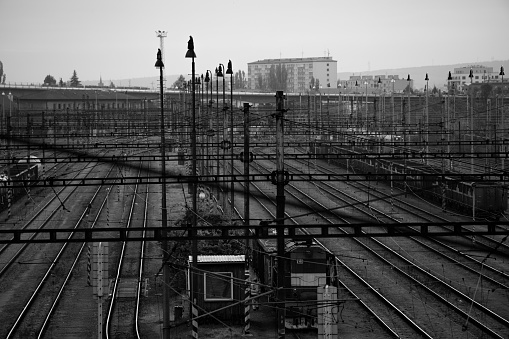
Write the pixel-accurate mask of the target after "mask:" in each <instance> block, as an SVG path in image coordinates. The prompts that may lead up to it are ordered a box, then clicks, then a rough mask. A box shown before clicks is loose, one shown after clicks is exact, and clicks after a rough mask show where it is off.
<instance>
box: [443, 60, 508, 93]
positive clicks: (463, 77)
mask: <svg viewBox="0 0 509 339" xmlns="http://www.w3.org/2000/svg"><path fill="white" fill-rule="evenodd" d="M470 70H472V75H473V78H472V79H470V77H469V75H470ZM499 74H500V71H498V70H495V71H494V70H493V67H486V66H482V65H470V66H464V67H458V68H455V69H454V73H451V78H452V80H450V81H449V84H448V85H449V86H450V87H451V88H452V86H453V85H454V88H455V89H456V90H460V91H461V90H464V89H465V87H468V86H469V85H470V82H472V83H473V84H478V83H497V82H501V81H502V77H501V76H500V75H499ZM504 82H505V81H504Z"/></svg>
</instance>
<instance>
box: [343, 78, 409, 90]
mask: <svg viewBox="0 0 509 339" xmlns="http://www.w3.org/2000/svg"><path fill="white" fill-rule="evenodd" d="M409 85H410V88H411V89H413V86H414V81H413V80H412V79H410V81H408V80H407V79H400V78H399V75H352V76H350V79H348V80H340V81H339V83H338V88H339V89H340V91H341V93H362V94H366V93H367V94H391V93H402V92H404V91H405V89H406V88H407V87H408V86H409Z"/></svg>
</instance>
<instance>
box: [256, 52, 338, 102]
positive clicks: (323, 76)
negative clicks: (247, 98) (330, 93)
mask: <svg viewBox="0 0 509 339" xmlns="http://www.w3.org/2000/svg"><path fill="white" fill-rule="evenodd" d="M337 64H338V62H337V61H336V60H333V59H332V57H316V58H287V59H265V60H258V61H255V62H250V63H248V64H247V75H248V87H249V89H250V90H262V89H265V88H264V87H266V84H267V82H268V78H269V73H270V69H271V67H277V66H279V65H281V66H284V67H285V69H286V72H287V74H288V77H287V81H286V89H287V92H289V93H304V92H307V91H309V90H310V85H311V84H312V82H313V81H312V79H315V81H316V80H318V83H319V87H320V88H322V89H326V88H336V86H337V85H336V83H337V73H338V66H337ZM317 89H319V88H317Z"/></svg>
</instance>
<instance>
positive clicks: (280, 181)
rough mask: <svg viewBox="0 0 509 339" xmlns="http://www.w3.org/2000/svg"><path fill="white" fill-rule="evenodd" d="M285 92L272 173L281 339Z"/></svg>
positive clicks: (280, 96)
mask: <svg viewBox="0 0 509 339" xmlns="http://www.w3.org/2000/svg"><path fill="white" fill-rule="evenodd" d="M284 99H285V96H284V95H283V91H276V171H275V172H272V183H275V184H276V185H277V194H276V229H277V255H278V257H277V258H278V259H277V286H278V293H277V296H278V302H279V303H278V305H279V306H278V308H277V324H278V337H279V339H284V338H285V318H286V312H285V300H286V296H285V290H284V289H283V286H284V282H285V277H284V272H285V238H284V232H285V227H284V216H285V187H284V185H285V184H286V183H287V181H288V176H287V175H286V174H285V173H286V172H285V170H284V148H283V137H284V130H283V116H284V112H285V109H284Z"/></svg>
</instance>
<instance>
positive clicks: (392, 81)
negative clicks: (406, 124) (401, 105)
mask: <svg viewBox="0 0 509 339" xmlns="http://www.w3.org/2000/svg"><path fill="white" fill-rule="evenodd" d="M395 82H396V80H394V77H392V79H391V83H392V94H391V96H392V126H393V128H394V129H396V127H394V119H395V114H396V112H395V108H394V83H395Z"/></svg>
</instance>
